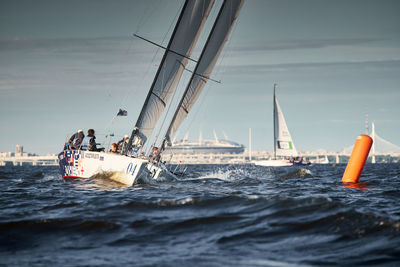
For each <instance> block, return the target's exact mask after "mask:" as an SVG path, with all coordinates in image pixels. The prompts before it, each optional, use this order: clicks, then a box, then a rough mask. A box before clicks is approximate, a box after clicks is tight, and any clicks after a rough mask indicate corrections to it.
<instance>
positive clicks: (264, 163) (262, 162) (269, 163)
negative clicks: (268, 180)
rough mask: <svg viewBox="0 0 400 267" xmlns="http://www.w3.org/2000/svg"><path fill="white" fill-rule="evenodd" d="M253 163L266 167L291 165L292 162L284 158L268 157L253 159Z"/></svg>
mask: <svg viewBox="0 0 400 267" xmlns="http://www.w3.org/2000/svg"><path fill="white" fill-rule="evenodd" d="M253 163H254V165H257V166H266V167H285V166H293V162H292V161H290V160H285V159H269V160H258V161H253Z"/></svg>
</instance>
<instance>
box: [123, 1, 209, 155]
mask: <svg viewBox="0 0 400 267" xmlns="http://www.w3.org/2000/svg"><path fill="white" fill-rule="evenodd" d="M213 4H214V0H186V2H185V4H184V6H183V9H182V11H181V14H180V16H179V18H178V21H177V24H176V26H175V28H174V31H173V33H172V36H171V39H170V41H169V43H168V46H167V49H166V51H165V53H164V56H163V58H162V60H161V63H160V66H159V68H158V70H157V73H156V76H155V78H154V80H153V83H152V85H151V87H150V90H149V93H148V95H147V97H146V100H145V102H144V105H143V108H142V110H141V112H140V115H139V117H138V120H137V122H136V124H135V127H134V130H133V131H132V135H131V138H130V140H129V144H128V147H130V146H131V145H132V142H135V144H134V145H135V146H137V147H141V146H142V145H143V144H144V143H145V142H146V140H147V139H148V138H149V137H150V135H151V133H152V132H153V130H154V128H155V126H156V124H157V122H158V121H159V119H160V117H161V115H162V113H163V111H164V109H165V107H166V106H167V104H168V102H169V100H170V98H171V96H172V94H173V92H174V91H175V89H176V87H177V85H178V82H179V80H180V78H181V76H182V73H183V70H184V68H185V67H186V65H187V63H188V60H189V58H190V55H191V53H192V50H193V48H194V46H195V44H196V42H197V39H198V38H199V35H200V32H201V30H202V28H203V26H204V23H205V21H206V19H207V17H208V15H209V13H210V10H211V8H212V6H213ZM134 139H135V141H134ZM125 153H126V152H125Z"/></svg>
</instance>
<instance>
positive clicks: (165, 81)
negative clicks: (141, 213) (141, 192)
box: [58, 0, 244, 185]
mask: <svg viewBox="0 0 400 267" xmlns="http://www.w3.org/2000/svg"><path fill="white" fill-rule="evenodd" d="M243 2H244V0H224V2H223V3H222V5H221V7H220V10H219V13H218V16H217V18H216V20H215V22H214V25H213V27H212V30H211V32H210V34H209V36H208V39H207V41H206V43H205V45H204V47H203V50H202V53H201V55H200V58H199V59H198V61H197V64H196V67H195V70H194V71H193V73H192V76H191V79H190V81H189V84H188V85H187V87H186V90H185V91H184V93H183V94H182V95H181V98H180V101H179V105H178V106H177V107H176V109H175V111H174V115H173V118H172V120H171V121H170V123H169V125H168V130H167V131H166V133H165V134H164V137H163V138H161V141H158V140H159V138H158V135H156V137H154V131H155V128H156V126H157V125H158V123H159V122H160V121H162V120H161V119H160V118H161V116H162V115H163V114H164V110H165V109H166V107H167V106H168V105H169V104H171V101H172V98H173V97H172V96H173V95H175V91H176V89H177V86H178V83H179V80H180V78H181V76H182V74H183V71H184V70H186V65H187V63H188V60H193V59H192V58H191V57H190V56H191V53H192V50H193V49H194V47H195V44H196V42H197V39H198V37H199V35H200V32H201V31H202V28H203V26H204V23H205V21H206V19H207V17H208V15H209V13H210V11H211V9H212V7H213V5H214V0H186V1H185V3H184V6H183V8H182V11H181V13H180V16H179V18H178V21H177V23H176V26H175V28H174V31H173V33H172V35H171V38H170V40H169V43H168V46H167V47H162V46H160V45H157V46H159V47H162V48H164V49H165V53H164V55H163V58H162V60H161V63H160V66H159V68H158V70H157V73H156V75H155V78H154V80H153V83H152V85H151V87H150V90H149V92H148V94H147V97H146V99H145V102H144V104H143V107H142V110H141V112H140V115H139V117H138V120H137V122H136V124H135V126H134V127H133V130H132V134H131V136H130V138H129V142H128V144H127V146H126V147H125V149H124V150H123V151H122V153H121V154H110V153H104V152H95V151H83V150H73V149H69V148H68V149H65V150H64V151H63V152H61V153H60V154H59V156H58V158H59V163H60V169H61V173H62V176H63V177H64V178H65V177H74V178H89V177H92V176H94V175H96V174H105V175H107V177H109V178H110V179H111V180H115V181H117V182H120V183H123V184H126V185H132V184H134V183H135V181H136V180H137V179H138V178H139V177H142V176H147V177H151V178H153V179H157V178H158V177H159V176H160V175H161V174H162V173H165V174H168V175H172V176H173V173H171V172H169V170H168V169H167V167H166V166H165V165H164V164H163V163H162V162H161V161H153V160H150V159H149V155H150V152H151V149H152V148H153V147H156V146H158V145H157V142H159V146H160V151H161V153H162V151H163V150H164V148H165V146H167V145H169V144H170V141H169V140H170V137H171V136H173V135H174V133H175V132H176V130H177V128H178V127H179V125H180V124H181V123H182V121H183V120H184V119H185V118H186V116H187V114H188V113H189V111H190V110H191V108H192V107H193V105H194V103H195V102H196V100H197V98H198V96H199V95H200V93H201V91H202V89H203V88H204V86H205V84H206V82H207V80H209V79H210V75H211V72H212V70H213V68H214V66H215V64H216V62H217V59H218V57H219V55H220V53H221V51H222V48H223V46H224V44H225V42H226V41H227V39H228V37H229V34H230V32H231V30H232V27H233V25H234V22H235V21H236V18H237V16H238V14H239V11H240V9H241V6H242V4H243ZM135 36H137V35H135ZM137 37H139V38H141V39H143V40H146V39H145V38H143V37H140V36H137ZM146 41H148V40H146ZM149 42H151V41H149ZM151 43H152V44H154V43H153V42H151ZM193 61H194V60H193ZM168 110H169V109H167V112H168ZM165 117H166V116H165ZM151 138H153V139H155V140H151ZM132 151H135V153H132Z"/></svg>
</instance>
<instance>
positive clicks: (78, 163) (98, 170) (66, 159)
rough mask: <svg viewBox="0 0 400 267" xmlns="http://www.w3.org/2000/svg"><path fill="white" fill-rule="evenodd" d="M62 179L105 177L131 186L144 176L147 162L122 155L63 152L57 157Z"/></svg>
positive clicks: (79, 151) (75, 151)
mask: <svg viewBox="0 0 400 267" xmlns="http://www.w3.org/2000/svg"><path fill="white" fill-rule="evenodd" d="M58 159H59V164H60V171H61V175H62V177H63V178H66V177H73V178H89V177H92V176H94V175H105V176H107V177H108V178H109V179H111V180H113V181H116V182H119V183H122V184H125V185H128V186H131V185H132V184H133V183H134V182H135V181H136V180H137V178H138V177H139V176H141V175H145V172H146V171H145V169H146V165H147V163H148V160H145V159H140V158H131V157H127V156H123V155H116V154H108V153H104V152H90V151H82V150H65V151H63V152H61V153H60V154H59V155H58Z"/></svg>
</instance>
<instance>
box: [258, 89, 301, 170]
mask: <svg viewBox="0 0 400 267" xmlns="http://www.w3.org/2000/svg"><path fill="white" fill-rule="evenodd" d="M275 89H276V84H274V96H273V105H274V113H273V114H274V115H273V116H274V158H272V159H268V160H256V161H253V163H254V164H255V165H259V166H270V167H282V166H293V165H303V162H302V161H299V160H294V158H296V157H297V156H298V153H297V150H296V147H295V146H294V143H293V139H292V136H291V135H290V132H289V129H288V127H287V124H286V121H285V117H284V116H283V113H282V109H281V107H280V105H279V103H278V99H277V97H276V95H275Z"/></svg>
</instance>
